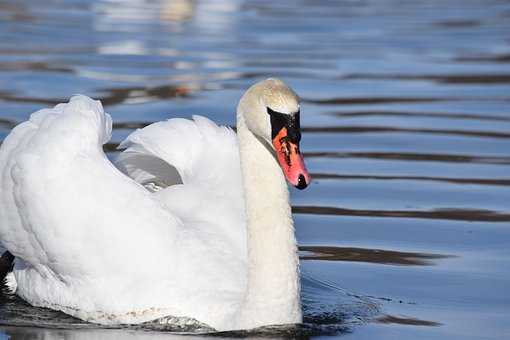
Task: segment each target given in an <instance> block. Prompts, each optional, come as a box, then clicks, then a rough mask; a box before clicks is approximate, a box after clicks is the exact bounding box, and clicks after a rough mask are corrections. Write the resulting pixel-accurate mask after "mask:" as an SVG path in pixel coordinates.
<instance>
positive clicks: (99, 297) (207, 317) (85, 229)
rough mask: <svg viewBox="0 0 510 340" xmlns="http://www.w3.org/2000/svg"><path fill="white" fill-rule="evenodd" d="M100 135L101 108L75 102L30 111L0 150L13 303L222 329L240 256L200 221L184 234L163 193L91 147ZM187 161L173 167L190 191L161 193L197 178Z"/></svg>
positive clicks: (2, 233)
mask: <svg viewBox="0 0 510 340" xmlns="http://www.w3.org/2000/svg"><path fill="white" fill-rule="evenodd" d="M193 124H194V123H193ZM110 134H111V119H110V117H109V115H107V114H105V113H104V112H103V109H102V107H101V104H100V103H99V102H96V101H93V100H91V99H90V98H87V97H83V96H76V97H73V98H72V99H71V101H70V102H69V103H68V104H60V105H57V106H56V107H55V108H53V109H47V110H41V111H38V112H36V113H34V114H33V115H32V116H31V117H30V120H29V121H27V122H24V123H22V124H20V125H18V126H17V127H16V128H15V129H13V131H12V132H11V133H10V134H9V136H8V137H7V138H6V139H5V141H4V142H3V144H2V146H1V147H0V240H1V242H2V245H3V246H4V247H5V248H6V249H8V250H9V251H10V252H11V253H12V254H13V255H15V256H16V262H15V263H16V265H15V270H14V273H15V276H16V280H17V283H18V288H17V294H19V295H20V296H21V297H23V298H24V299H26V300H27V301H29V302H30V303H31V304H34V305H39V306H45V307H50V308H54V309H60V310H63V311H65V312H67V313H69V314H71V315H74V316H77V317H80V318H82V319H85V320H90V321H94V322H100V323H115V322H124V323H129V322H142V321H147V320H151V319H154V318H155V317H161V316H165V315H175V316H189V317H195V318H197V319H198V320H200V321H202V322H205V323H207V324H209V325H212V326H213V327H215V326H217V325H221V322H223V321H222V319H224V318H228V317H229V315H228V314H227V313H226V310H229V309H228V307H227V306H229V305H230V306H231V307H230V308H235V305H236V303H237V302H238V301H239V299H240V296H241V294H242V289H243V287H244V282H245V262H244V259H243V258H241V259H239V258H238V256H239V251H238V250H236V249H235V247H232V246H231V244H230V242H229V241H228V239H225V238H224V237H223V235H222V234H221V233H218V232H217V230H215V229H214V228H210V227H211V224H210V223H206V222H205V220H203V219H202V220H200V219H198V220H193V221H192V220H191V219H190V221H188V222H187V223H186V225H185V226H184V222H183V218H180V217H178V216H177V214H176V213H173V212H172V209H169V208H168V207H167V206H166V203H165V202H166V201H167V200H165V199H163V198H162V197H160V196H163V195H164V193H166V189H164V190H160V191H159V192H158V193H156V194H154V193H151V192H150V191H148V190H147V189H146V188H144V187H143V186H142V185H140V184H139V183H137V182H136V181H133V180H132V179H131V178H129V177H128V176H125V175H124V174H123V173H122V172H120V171H119V170H118V169H117V168H116V167H115V166H114V165H113V164H112V163H111V162H110V161H109V160H108V159H107V157H106V156H105V154H104V152H103V150H102V144H104V143H106V142H107V141H108V140H109V138H110ZM132 144H133V147H134V145H135V142H134V141H133V142H132ZM147 145H150V144H147ZM179 145H180V146H181V147H182V145H181V144H179ZM195 152H196V151H195V149H191V150H190V151H189V153H190V154H194V153H195ZM183 155H186V153H183ZM189 158H190V157H187V158H184V157H183V158H182V159H181V160H180V162H179V160H176V161H175V163H174V164H175V165H176V167H180V168H179V170H180V171H182V178H183V180H184V181H186V182H187V181H190V183H195V185H196V186H195V187H193V185H192V184H189V185H187V186H186V188H190V190H182V192H181V193H180V194H182V195H181V196H179V195H180V194H179V193H176V194H175V195H171V194H169V196H172V197H175V198H178V199H181V198H183V197H184V196H183V195H190V193H191V192H192V191H193V190H195V191H200V188H199V187H198V186H197V185H199V184H201V183H202V181H205V180H206V179H207V173H206V172H203V173H201V174H200V175H199V176H195V174H193V173H190V172H189V171H190V169H191V171H195V170H193V169H195V168H194V167H191V168H186V167H183V164H184V162H186V161H190V160H189ZM144 164H146V163H145V162H144ZM156 164H157V163H156ZM207 164H209V163H207ZM209 165H211V167H212V168H213V165H212V164H209ZM154 167H155V168H158V166H157V165H154V164H153V165H152V170H154ZM149 168H150V167H149ZM213 178H215V177H213ZM218 180H220V179H218ZM182 186H183V187H184V185H182ZM175 187H178V185H174V186H170V187H168V189H169V188H175ZM210 188H212V186H211V187H210ZM210 191H211V190H206V192H210ZM228 191H229V190H228V189H226V192H228ZM219 195H220V196H221V194H219ZM193 197H198V196H193ZM218 201H219V202H223V203H219V204H220V205H221V204H225V202H230V201H229V200H223V201H222V200H218ZM206 209H207V208H206ZM175 210H177V209H175ZM209 213H212V212H211V211H210V210H209ZM191 215H192V214H188V215H186V216H191ZM229 216H232V215H229ZM211 282H214V285H211ZM232 306H233V307H232ZM218 311H221V313H219V312H218Z"/></svg>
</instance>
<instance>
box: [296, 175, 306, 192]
mask: <svg viewBox="0 0 510 340" xmlns="http://www.w3.org/2000/svg"><path fill="white" fill-rule="evenodd" d="M307 186H308V184H306V180H305V176H303V174H300V175H299V178H298V183H297V185H296V188H298V189H299V190H303V189H304V188H306V187H307Z"/></svg>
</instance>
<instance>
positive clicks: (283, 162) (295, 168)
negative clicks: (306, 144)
mask: <svg viewBox="0 0 510 340" xmlns="http://www.w3.org/2000/svg"><path fill="white" fill-rule="evenodd" d="M273 146H274V149H275V150H276V157H277V158H278V163H280V167H281V168H282V170H283V174H284V175H285V178H286V179H287V181H288V182H289V183H290V184H292V185H293V186H295V187H296V188H298V189H300V190H303V189H304V188H306V187H307V186H308V184H310V180H311V177H310V174H309V173H308V170H306V166H305V162H304V160H303V155H301V152H300V151H299V142H293V141H292V140H291V138H289V136H288V131H287V127H282V129H281V130H280V131H279V132H278V133H277V134H276V136H275V137H274V138H273Z"/></svg>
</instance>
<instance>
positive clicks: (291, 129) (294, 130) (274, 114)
mask: <svg viewBox="0 0 510 340" xmlns="http://www.w3.org/2000/svg"><path fill="white" fill-rule="evenodd" d="M267 113H268V114H269V117H270V118H271V138H273V139H274V138H275V137H276V136H277V135H278V134H279V133H280V131H281V130H282V129H283V128H286V129H287V138H289V140H290V141H292V142H295V143H299V141H300V140H301V128H300V122H299V111H298V112H296V113H294V114H289V113H281V112H278V111H274V110H272V109H271V108H270V107H268V108H267Z"/></svg>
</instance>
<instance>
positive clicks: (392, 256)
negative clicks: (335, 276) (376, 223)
mask: <svg viewBox="0 0 510 340" xmlns="http://www.w3.org/2000/svg"><path fill="white" fill-rule="evenodd" d="M299 250H300V251H303V252H305V253H304V254H302V255H301V256H300V257H299V258H300V259H301V260H322V261H351V262H367V263H378V264H391V265H402V266H427V265H431V264H433V262H432V260H438V259H445V258H448V257H451V256H449V255H441V254H423V253H410V252H401V251H392V250H382V249H363V248H353V247H327V246H300V247H299Z"/></svg>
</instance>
